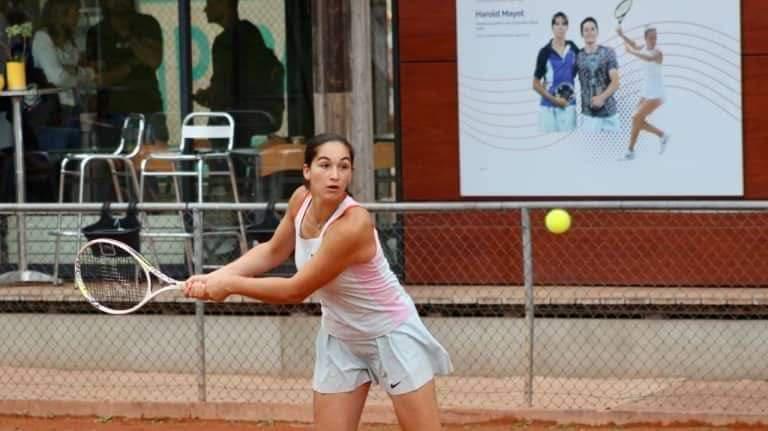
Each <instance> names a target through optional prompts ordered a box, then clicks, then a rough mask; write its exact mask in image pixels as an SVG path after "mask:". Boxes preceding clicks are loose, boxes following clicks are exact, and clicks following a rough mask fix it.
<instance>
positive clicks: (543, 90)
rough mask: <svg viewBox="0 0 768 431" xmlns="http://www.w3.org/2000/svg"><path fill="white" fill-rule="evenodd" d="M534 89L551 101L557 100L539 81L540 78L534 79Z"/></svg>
mask: <svg viewBox="0 0 768 431" xmlns="http://www.w3.org/2000/svg"><path fill="white" fill-rule="evenodd" d="M533 90H534V91H535V92H537V93H538V94H539V95H540V96H541V97H543V98H545V99H547V100H549V101H550V102H554V101H555V97H554V96H553V95H551V94H549V91H547V89H546V88H545V87H544V85H543V84H542V83H541V81H539V80H538V79H534V81H533Z"/></svg>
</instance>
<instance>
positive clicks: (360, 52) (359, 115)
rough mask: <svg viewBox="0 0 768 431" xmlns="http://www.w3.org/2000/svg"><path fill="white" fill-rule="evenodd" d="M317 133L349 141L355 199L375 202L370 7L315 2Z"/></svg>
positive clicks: (352, 0) (344, 0)
mask: <svg viewBox="0 0 768 431" xmlns="http://www.w3.org/2000/svg"><path fill="white" fill-rule="evenodd" d="M312 6H313V11H312V12H313V13H312V16H313V18H312V24H313V27H314V34H315V41H314V50H313V51H314V66H315V67H314V70H315V129H316V132H317V133H322V132H334V133H340V134H342V135H345V136H347V138H348V139H349V141H350V142H351V143H352V146H353V147H354V149H355V173H354V177H353V180H352V190H351V191H352V193H353V194H354V195H355V198H356V199H358V200H360V201H361V202H371V201H373V200H374V172H373V102H372V99H373V96H372V78H371V76H372V73H371V58H372V57H371V35H370V31H371V10H370V4H369V2H368V1H361V0H316V1H315V2H313V3H312Z"/></svg>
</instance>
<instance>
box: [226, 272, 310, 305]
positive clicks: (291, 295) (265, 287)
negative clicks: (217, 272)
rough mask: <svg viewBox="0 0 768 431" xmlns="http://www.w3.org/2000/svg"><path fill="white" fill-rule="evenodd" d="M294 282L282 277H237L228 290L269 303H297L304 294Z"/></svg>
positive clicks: (303, 297) (302, 298)
mask: <svg viewBox="0 0 768 431" xmlns="http://www.w3.org/2000/svg"><path fill="white" fill-rule="evenodd" d="M295 284H296V283H295V282H294V281H293V280H292V279H290V278H282V277H263V278H250V277H238V278H236V279H235V281H234V282H233V283H232V284H231V285H230V286H228V292H229V294H230V295H241V296H246V297H248V298H252V299H255V300H257V301H261V302H267V303H270V304H298V303H300V302H302V301H303V300H304V299H305V298H306V295H304V294H303V293H302V292H300V291H299V289H298V288H297V287H296V286H295Z"/></svg>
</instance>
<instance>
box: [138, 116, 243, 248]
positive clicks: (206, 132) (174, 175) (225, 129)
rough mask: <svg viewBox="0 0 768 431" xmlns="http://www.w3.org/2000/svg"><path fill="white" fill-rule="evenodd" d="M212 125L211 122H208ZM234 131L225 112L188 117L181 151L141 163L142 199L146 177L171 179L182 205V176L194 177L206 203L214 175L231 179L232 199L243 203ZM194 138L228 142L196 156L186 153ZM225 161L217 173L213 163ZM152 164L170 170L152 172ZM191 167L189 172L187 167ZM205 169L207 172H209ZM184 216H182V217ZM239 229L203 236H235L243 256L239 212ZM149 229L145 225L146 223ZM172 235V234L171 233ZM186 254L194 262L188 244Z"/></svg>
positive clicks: (200, 197) (199, 195) (199, 196)
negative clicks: (234, 154) (207, 185)
mask: <svg viewBox="0 0 768 431" xmlns="http://www.w3.org/2000/svg"><path fill="white" fill-rule="evenodd" d="M211 119H213V120H214V123H213V124H205V125H198V124H196V120H197V121H200V120H211ZM209 123H210V121H209ZM234 132H235V121H234V119H233V118H232V116H231V115H229V114H227V113H225V112H194V113H191V114H189V115H187V116H186V117H185V118H184V120H183V122H182V125H181V142H180V143H179V149H178V151H175V152H168V153H150V154H149V155H148V156H147V158H145V159H144V160H143V161H142V162H141V167H140V175H139V178H140V180H139V200H140V201H142V202H143V201H144V190H145V183H146V181H145V179H146V177H165V178H171V180H172V181H173V190H174V194H175V195H176V199H175V200H176V202H181V201H182V199H181V198H182V197H181V187H180V185H179V177H191V178H195V179H196V180H197V188H196V189H197V202H199V203H203V202H204V201H205V191H204V184H205V179H206V177H209V178H210V177H214V176H227V177H229V184H230V186H231V192H232V196H233V198H234V201H235V203H239V202H240V197H239V193H238V189H237V180H236V177H235V169H234V164H233V162H232V149H233V146H234ZM195 139H200V140H208V139H224V140H226V147H225V149H224V150H221V151H216V150H211V151H205V152H197V153H189V152H187V148H188V145H191V143H190V141H193V140H195ZM217 160H218V161H223V162H225V163H226V166H227V169H226V170H217V169H218V168H217V166H216V164H215V163H214V164H213V165H212V164H211V162H215V161H217ZM153 161H160V162H164V163H163V164H164V165H167V164H170V166H171V168H170V169H157V168H153V169H150V168H149V165H150V163H152V162H153ZM185 164H186V165H187V166H188V165H190V164H192V165H193V167H192V168H191V169H190V168H189V167H187V166H184V165H185ZM206 167H207V168H208V170H207V171H206ZM180 215H181V216H182V217H183V214H180ZM237 220H238V229H237V231H235V232H233V231H232V230H231V229H227V228H226V227H222V228H219V229H210V230H208V231H206V232H204V234H203V235H204V236H217V235H225V236H226V235H236V236H237V239H238V243H239V245H240V251H241V253H245V252H246V251H247V247H246V241H245V225H244V223H243V215H242V213H241V212H240V211H237ZM182 221H183V219H182ZM145 226H146V224H145ZM151 235H152V236H163V233H162V232H153V233H152V234H151ZM172 235H173V234H172ZM187 254H188V257H189V262H191V261H192V255H191V246H190V245H189V242H188V245H187Z"/></svg>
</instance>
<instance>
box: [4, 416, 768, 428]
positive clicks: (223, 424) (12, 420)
mask: <svg viewBox="0 0 768 431" xmlns="http://www.w3.org/2000/svg"><path fill="white" fill-rule="evenodd" d="M312 429H314V428H313V427H312V426H311V425H308V424H298V423H268V422H239V421H207V420H206V421H204V420H178V419H146V420H141V419H124V418H108V417H55V418H31V417H21V416H0V431H68V430H75V431H143V430H147V431H224V430H227V431H230V430H238V431H263V430H269V431H288V430H312ZM399 429H400V428H399V427H398V426H396V425H375V424H366V425H363V426H361V427H360V430H362V431H396V430H399ZM444 429H445V430H456V431H458V430H478V431H502V430H504V431H509V430H557V431H568V430H573V431H576V430H633V431H645V430H658V429H664V430H696V431H698V430H702V431H703V430H762V429H768V426H758V425H751V426H747V425H738V424H735V425H731V426H717V427H715V426H707V425H703V424H696V423H677V424H676V423H671V424H665V425H662V424H636V425H602V426H588V425H579V424H563V423H553V422H531V421H524V420H517V419H508V420H499V421H494V422H490V423H483V424H462V425H447V426H445V427H444Z"/></svg>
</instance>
